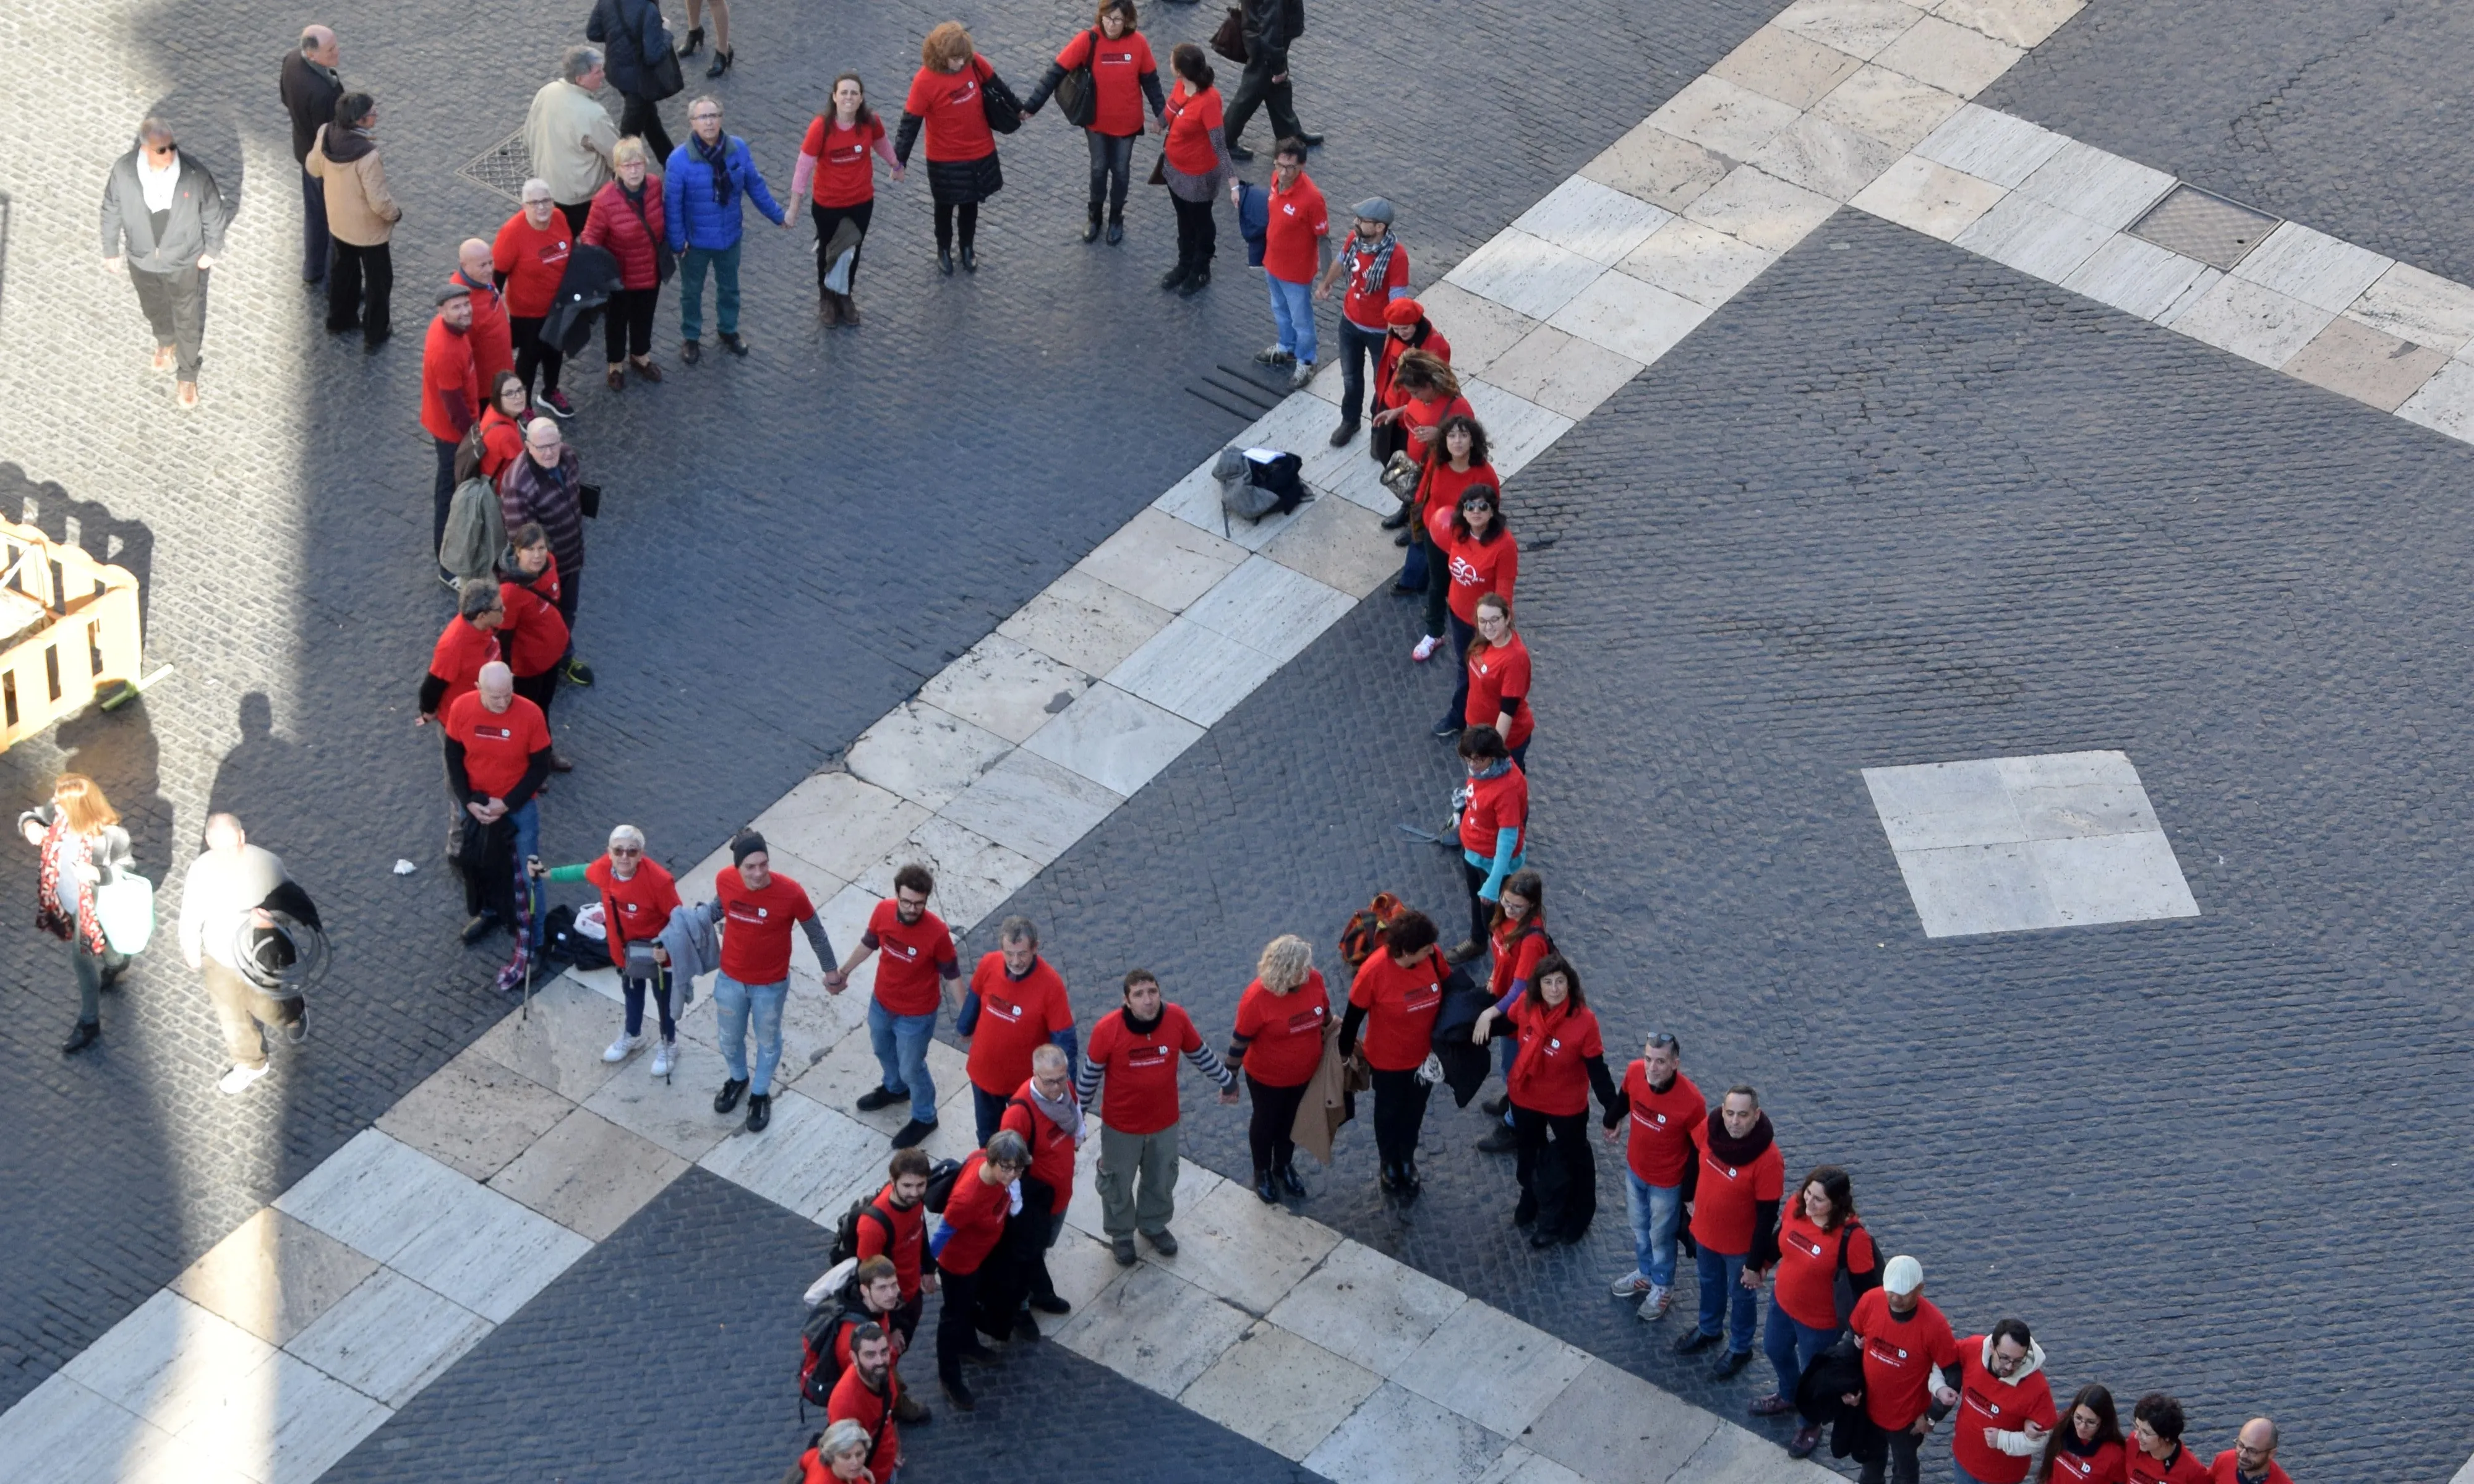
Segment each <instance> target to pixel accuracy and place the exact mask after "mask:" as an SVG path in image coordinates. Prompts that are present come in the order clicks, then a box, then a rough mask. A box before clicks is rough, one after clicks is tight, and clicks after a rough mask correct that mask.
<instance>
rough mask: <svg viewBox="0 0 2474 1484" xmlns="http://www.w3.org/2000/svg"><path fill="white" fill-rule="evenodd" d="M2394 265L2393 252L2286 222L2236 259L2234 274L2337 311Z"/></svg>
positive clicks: (2280, 292)
mask: <svg viewBox="0 0 2474 1484" xmlns="http://www.w3.org/2000/svg"><path fill="white" fill-rule="evenodd" d="M2395 266H2396V259H2394V258H2392V257H2383V256H2381V255H2380V254H2379V253H2377V252H2373V251H2370V250H2369V249H2367V248H2358V247H2355V246H2354V245H2353V244H2352V243H2350V242H2341V241H2339V240H2338V239H2337V238H2334V237H2331V236H2329V235H2328V234H2327V233H2326V232H2321V231H2314V230H2312V229H2311V228H2310V227H2305V226H2303V225H2302V224H2301V223H2299V222H2286V223H2283V224H2282V225H2280V226H2279V227H2277V228H2276V229H2275V230H2274V231H2272V232H2269V233H2268V236H2267V237H2266V238H2264V239H2263V240H2262V241H2261V242H2260V245H2259V246H2258V247H2255V248H2253V249H2251V250H2250V251H2249V252H2247V253H2245V254H2244V257H2243V260H2242V261H2241V262H2239V263H2237V264H2235V265H2234V270H2233V275H2234V276H2235V277H2237V278H2244V279H2248V280H2249V281H2250V282H2252V283H2256V284H2258V285H2260V286H2261V287H2262V288H2269V289H2274V290H2275V291H2276V292H2278V293H2279V294H2282V295H2285V296H2286V297H2287V298H2289V299H2300V300H2302V301H2303V302H2304V303H2306V304H2312V305H2315V306H2316V307H2318V308H2321V309H2325V310H2327V311H2328V312H2329V313H2331V314H2336V313H2338V312H2340V311H2341V310H2343V309H2344V308H2345V307H2346V306H2348V305H2350V304H2351V303H2353V301H2354V300H2356V299H2360V298H2362V297H2363V291H2364V290H2365V289H2368V288H2369V287H2370V286H2371V285H2372V284H2374V283H2377V282H2379V281H2380V278H2381V276H2382V275H2385V274H2386V273H2387V272H2388V271H2389V269H2391V268H2393V267H2395Z"/></svg>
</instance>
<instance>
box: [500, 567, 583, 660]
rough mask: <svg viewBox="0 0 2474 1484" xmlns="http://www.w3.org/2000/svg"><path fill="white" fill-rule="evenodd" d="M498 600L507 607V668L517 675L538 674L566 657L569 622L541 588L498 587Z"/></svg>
mask: <svg viewBox="0 0 2474 1484" xmlns="http://www.w3.org/2000/svg"><path fill="white" fill-rule="evenodd" d="M498 601H499V602H501V603H503V604H505V605H506V607H507V668H508V669H510V670H513V671H515V672H516V673H517V674H518V675H539V674H541V673H542V672H543V671H544V670H546V669H548V668H549V667H550V666H551V665H554V664H556V663H558V662H559V660H561V659H562V658H566V656H567V619H566V617H565V616H564V615H562V614H561V613H560V612H559V610H558V605H557V604H555V603H552V602H551V601H550V600H549V599H548V598H547V597H546V596H545V595H544V594H543V593H542V592H541V591H540V590H539V589H538V588H536V587H533V586H527V585H525V584H521V583H509V582H502V583H500V584H498Z"/></svg>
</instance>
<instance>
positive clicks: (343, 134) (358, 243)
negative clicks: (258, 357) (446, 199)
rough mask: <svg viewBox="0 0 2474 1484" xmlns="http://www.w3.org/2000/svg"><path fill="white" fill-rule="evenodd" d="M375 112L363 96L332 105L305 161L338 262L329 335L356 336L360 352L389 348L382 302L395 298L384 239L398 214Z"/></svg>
mask: <svg viewBox="0 0 2474 1484" xmlns="http://www.w3.org/2000/svg"><path fill="white" fill-rule="evenodd" d="M377 127H378V106H377V102H376V100H375V99H373V98H372V97H371V96H370V95H369V94H367V93H346V94H345V95H344V96H343V98H342V100H341V101H339V102H338V103H337V104H336V105H335V122H333V123H331V124H328V125H326V126H325V127H323V128H321V129H320V130H319V131H318V142H317V143H316V144H314V145H312V146H310V149H309V157H308V158H307V159H305V160H303V161H302V166H303V169H305V170H307V171H308V172H309V173H310V174H311V175H313V176H316V177H317V178H318V180H319V181H320V182H321V183H322V184H324V185H325V187H326V190H327V231H328V232H329V233H330V234H332V236H333V238H334V242H335V259H334V264H333V266H332V268H331V269H330V270H329V271H328V272H327V333H328V334H331V335H341V334H343V333H345V332H346V331H348V330H351V329H354V328H358V329H359V330H360V332H361V344H362V348H363V349H365V350H376V348H377V347H380V346H382V345H384V344H386V338H387V336H388V335H390V334H392V333H394V329H395V327H394V326H393V325H392V324H390V323H387V300H388V299H389V297H390V296H391V295H392V294H393V293H394V290H395V259H394V257H393V256H392V255H391V254H390V252H389V250H388V247H387V239H388V238H390V237H392V236H393V235H395V224H396V223H397V222H399V221H400V220H402V218H403V208H402V207H401V206H399V205H397V204H396V203H395V198H394V197H393V196H391V195H389V194H387V183H386V167H385V166H384V165H382V164H380V163H379V162H378V145H377V137H376V132H377Z"/></svg>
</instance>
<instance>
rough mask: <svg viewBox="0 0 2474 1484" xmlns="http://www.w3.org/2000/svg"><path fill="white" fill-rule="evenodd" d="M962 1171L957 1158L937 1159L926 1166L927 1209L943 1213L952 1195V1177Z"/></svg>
mask: <svg viewBox="0 0 2474 1484" xmlns="http://www.w3.org/2000/svg"><path fill="white" fill-rule="evenodd" d="M961 1173H962V1161H959V1160H939V1161H936V1162H935V1163H934V1164H932V1165H930V1166H928V1209H930V1210H932V1211H934V1212H936V1213H937V1214H938V1215H940V1216H941V1215H943V1214H944V1212H945V1203H946V1202H947V1201H948V1200H951V1199H952V1198H953V1195H954V1177H956V1176H958V1175H959V1174H961Z"/></svg>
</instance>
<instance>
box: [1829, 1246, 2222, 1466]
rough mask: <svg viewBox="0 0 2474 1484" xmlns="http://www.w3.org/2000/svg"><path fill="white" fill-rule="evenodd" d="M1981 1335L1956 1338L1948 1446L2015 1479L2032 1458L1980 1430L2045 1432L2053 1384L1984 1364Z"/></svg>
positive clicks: (2037, 1374)
mask: <svg viewBox="0 0 2474 1484" xmlns="http://www.w3.org/2000/svg"><path fill="white" fill-rule="evenodd" d="M1850 1260H1853V1258H1852V1257H1851V1258H1850ZM1787 1312H1789V1313H1793V1312H1794V1310H1792V1309H1789V1310H1788V1311H1787ZM1984 1339H1985V1337H1984V1336H1983V1335H1980V1334H1971V1335H1969V1336H1968V1337H1967V1338H1966V1339H1963V1340H1961V1341H1959V1342H1958V1364H1959V1378H1958V1411H1957V1412H1956V1413H1955V1414H1954V1420H1955V1421H1956V1423H1957V1424H1958V1426H1957V1430H1956V1431H1955V1432H1953V1433H1952V1434H1951V1441H1950V1446H1951V1450H1952V1451H1953V1453H1955V1454H1957V1456H1958V1465H1959V1467H1960V1468H1962V1469H1965V1470H1966V1471H1967V1472H1968V1475H1969V1477H1971V1478H1976V1479H1980V1480H1982V1481H1983V1484H2020V1481H2021V1480H2023V1479H2025V1478H2026V1476H2027V1465H2028V1464H2029V1463H2031V1462H2032V1461H2033V1460H2032V1459H2030V1458H2028V1457H2026V1456H2025V1455H2022V1454H2014V1453H2005V1452H2003V1451H2001V1449H2000V1448H1990V1447H1987V1446H1986V1444H1985V1442H1984V1429H1985V1428H1987V1427H1991V1428H1993V1429H1995V1430H1996V1431H2000V1432H2017V1431H2019V1430H2020V1429H2021V1428H2023V1427H2025V1426H2026V1425H2027V1424H2029V1423H2033V1424H2036V1425H2037V1426H2038V1427H2041V1428H2043V1429H2045V1430H2046V1431H2047V1432H2050V1431H2051V1430H2052V1429H2053V1424H2054V1422H2055V1414H2054V1411H2053V1388H2052V1387H2051V1386H2050V1385H2048V1384H2046V1382H2045V1373H2044V1372H2042V1371H2033V1372H2030V1373H2028V1374H2027V1375H2026V1376H2021V1377H2020V1378H2019V1379H2018V1380H2017V1381H2016V1382H2015V1383H2014V1382H2011V1381H2005V1380H2003V1379H2001V1377H2000V1376H1995V1375H1994V1374H1993V1373H1992V1372H1990V1371H1988V1370H1986V1369H1984ZM2225 1456H2226V1457H2228V1458H2230V1457H2232V1456H2233V1455H2232V1454H2230V1453H2228V1454H2227V1455H2225ZM2225 1478H2226V1480H2227V1481H2228V1484H2230V1481H2231V1480H2232V1478H2233V1475H2232V1474H2231V1473H2227V1474H2226V1475H2225Z"/></svg>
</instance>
